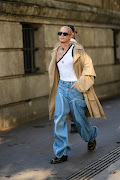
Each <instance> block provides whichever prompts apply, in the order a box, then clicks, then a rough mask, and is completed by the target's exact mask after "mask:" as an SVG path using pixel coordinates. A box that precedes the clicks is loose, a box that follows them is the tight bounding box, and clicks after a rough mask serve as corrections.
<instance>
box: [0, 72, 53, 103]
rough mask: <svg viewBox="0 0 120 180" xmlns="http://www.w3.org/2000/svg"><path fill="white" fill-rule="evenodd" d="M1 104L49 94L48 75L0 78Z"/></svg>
mask: <svg viewBox="0 0 120 180" xmlns="http://www.w3.org/2000/svg"><path fill="white" fill-rule="evenodd" d="M0 94H1V96H0V97H1V98H0V106H1V105H5V104H10V103H15V102H19V101H24V100H30V99H34V98H39V97H42V96H46V95H48V94H49V80H48V75H47V74H46V75H33V76H26V77H22V78H14V79H6V80H0Z"/></svg>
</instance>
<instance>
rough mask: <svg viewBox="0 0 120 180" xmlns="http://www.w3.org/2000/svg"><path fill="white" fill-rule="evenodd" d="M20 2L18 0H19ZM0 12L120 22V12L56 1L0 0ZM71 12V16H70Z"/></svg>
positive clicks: (87, 20) (112, 22) (111, 22)
mask: <svg viewBox="0 0 120 180" xmlns="http://www.w3.org/2000/svg"><path fill="white" fill-rule="evenodd" d="M19 2H20V1H19ZM0 13H3V14H4V13H5V14H6V13H7V14H12V15H21V14H22V15H24V16H38V17H44V18H57V19H67V20H68V19H74V20H78V21H86V22H97V23H108V22H109V24H120V21H119V18H120V13H119V12H115V11H110V10H104V9H101V8H96V7H90V6H85V5H79V4H73V3H65V2H58V1H53V0H51V1H41V2H40V3H39V4H36V5H33V4H23V3H18V2H15V1H11V2H8V1H7V2H6V1H2V2H0ZM71 13H72V16H71Z"/></svg>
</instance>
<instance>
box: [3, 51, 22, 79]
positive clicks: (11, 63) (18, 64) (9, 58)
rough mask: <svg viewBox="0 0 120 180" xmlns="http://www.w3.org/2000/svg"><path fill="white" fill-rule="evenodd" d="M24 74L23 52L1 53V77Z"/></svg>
mask: <svg viewBox="0 0 120 180" xmlns="http://www.w3.org/2000/svg"><path fill="white" fill-rule="evenodd" d="M19 74H24V62H23V52H22V51H19V50H18V51H0V77H3V76H12V75H19Z"/></svg>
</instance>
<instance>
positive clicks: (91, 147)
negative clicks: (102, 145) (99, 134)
mask: <svg viewBox="0 0 120 180" xmlns="http://www.w3.org/2000/svg"><path fill="white" fill-rule="evenodd" d="M95 147H96V140H94V141H93V142H88V150H89V151H92V150H94V149H95Z"/></svg>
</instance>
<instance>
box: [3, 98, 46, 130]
mask: <svg viewBox="0 0 120 180" xmlns="http://www.w3.org/2000/svg"><path fill="white" fill-rule="evenodd" d="M46 116H48V96H46V97H43V98H39V99H36V100H31V101H28V102H23V103H19V104H13V105H12V106H8V107H4V108H1V109H0V129H3V128H10V127H14V126H16V125H20V124H22V123H25V122H29V121H32V120H36V119H41V118H43V117H46Z"/></svg>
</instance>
